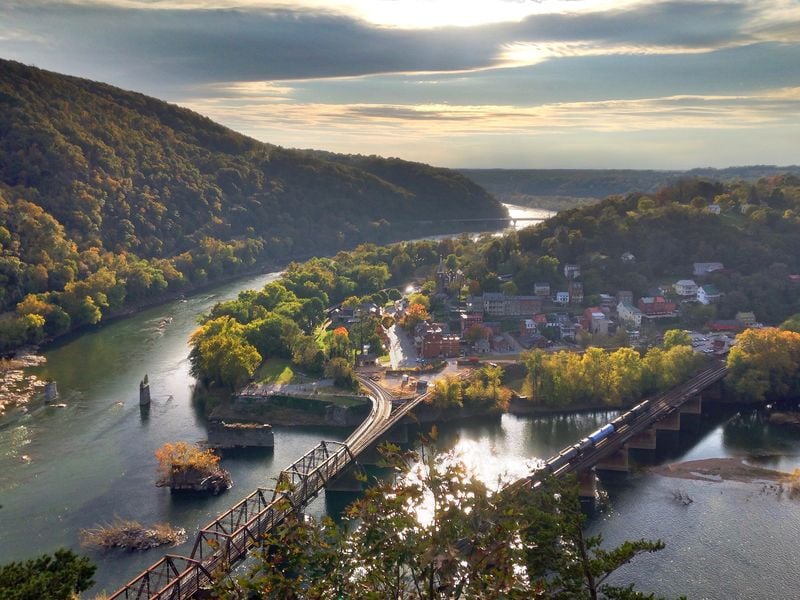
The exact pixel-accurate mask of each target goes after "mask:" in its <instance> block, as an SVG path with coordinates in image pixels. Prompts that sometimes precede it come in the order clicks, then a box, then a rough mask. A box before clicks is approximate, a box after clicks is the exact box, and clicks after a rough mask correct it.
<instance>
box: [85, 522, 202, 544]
mask: <svg viewBox="0 0 800 600" xmlns="http://www.w3.org/2000/svg"><path fill="white" fill-rule="evenodd" d="M184 541H186V530H185V529H183V528H182V527H173V526H171V525H169V524H168V523H156V524H155V525H153V526H152V527H144V526H142V525H141V524H140V523H139V522H138V521H126V520H123V519H119V518H118V519H115V520H114V522H112V523H109V524H107V525H100V526H98V527H93V528H91V529H83V530H81V545H82V546H84V547H89V548H100V549H104V550H105V549H111V548H125V549H126V550H149V549H150V548H157V547H158V546H164V545H166V544H171V545H173V546H174V545H177V544H180V543H183V542H184Z"/></svg>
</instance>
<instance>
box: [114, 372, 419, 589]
mask: <svg viewBox="0 0 800 600" xmlns="http://www.w3.org/2000/svg"><path fill="white" fill-rule="evenodd" d="M359 381H360V382H361V384H362V385H363V386H364V387H366V388H367V389H368V390H369V394H370V398H371V399H372V410H371V411H370V414H369V416H368V417H367V418H366V419H365V420H364V422H363V423H361V425H359V426H358V428H357V429H356V430H355V431H354V432H353V433H352V434H351V435H350V437H348V438H347V440H345V441H344V442H325V441H323V442H320V443H319V444H318V445H317V446H316V447H315V448H313V449H312V450H311V451H309V452H307V453H306V454H305V455H304V456H302V457H301V458H300V459H298V460H297V461H295V462H294V463H293V464H291V465H289V467H287V468H286V469H284V470H283V471H281V473H280V475H279V476H278V481H277V484H276V486H275V489H274V490H270V489H265V488H258V489H256V490H255V491H254V492H252V493H251V494H250V495H248V496H247V497H246V498H244V499H243V500H241V501H240V502H239V503H238V504H236V505H235V506H233V507H232V508H230V509H229V510H228V511H226V512H225V513H223V514H221V515H219V516H218V517H217V518H216V519H214V520H213V521H212V522H211V523H209V524H208V525H206V526H205V527H202V528H201V529H200V531H199V532H198V533H197V537H196V539H195V542H194V545H193V546H192V552H191V554H190V555H189V556H177V555H170V554H167V555H165V556H164V557H163V558H162V559H161V560H159V561H158V562H156V563H155V564H153V565H152V566H150V567H149V568H148V569H147V570H146V571H143V572H142V573H140V574H139V575H138V576H136V577H135V578H134V579H133V580H131V581H130V582H128V583H127V584H126V585H125V586H124V587H122V588H121V589H119V590H117V591H116V592H115V593H114V594H113V595H112V596H110V597H109V600H122V599H125V600H130V599H136V600H143V599H145V598H148V599H151V600H167V599H169V600H184V599H187V598H193V597H195V596H196V595H197V594H198V593H199V592H200V591H201V590H202V589H203V588H205V587H207V586H209V585H210V584H211V583H212V582H213V581H214V580H215V577H214V576H215V575H219V573H220V571H228V570H230V569H231V568H232V567H233V566H234V565H235V564H236V563H237V562H239V561H241V560H242V559H244V558H245V556H247V553H248V551H249V550H250V549H252V548H254V547H256V546H259V545H261V541H262V540H263V538H264V535H265V534H266V533H268V532H270V531H272V530H273V529H274V528H275V527H276V526H277V525H279V524H280V523H281V522H282V521H283V520H284V519H285V518H286V517H287V516H289V515H290V514H292V513H294V512H301V511H302V510H303V508H304V507H305V506H306V505H307V504H308V503H309V502H310V501H311V500H312V499H313V498H315V497H316V496H317V494H319V492H320V491H321V490H322V488H323V487H325V486H326V485H328V484H329V483H332V482H335V480H336V478H337V477H338V476H341V475H342V474H343V473H344V472H345V471H346V470H347V469H348V468H349V467H350V466H351V465H353V464H354V462H355V460H356V458H357V457H358V456H359V455H361V454H362V453H363V452H364V451H366V450H367V449H368V448H370V447H371V446H374V444H375V443H376V442H377V441H378V440H379V439H381V438H382V437H383V436H384V435H385V434H386V433H387V432H388V431H389V430H390V429H391V428H392V427H394V426H395V425H397V424H398V423H399V422H400V421H401V420H402V419H403V418H404V417H405V416H406V415H407V414H408V413H409V411H411V410H412V409H413V408H415V407H416V406H417V405H419V403H420V402H422V401H423V400H424V399H425V398H426V396H427V394H423V395H420V396H417V397H416V398H414V399H412V400H409V401H407V402H405V403H403V404H400V405H396V406H393V403H392V397H391V396H390V395H389V393H388V392H386V391H385V390H384V389H383V388H381V387H380V386H378V385H377V384H375V383H374V382H372V381H370V380H369V379H367V378H365V377H359Z"/></svg>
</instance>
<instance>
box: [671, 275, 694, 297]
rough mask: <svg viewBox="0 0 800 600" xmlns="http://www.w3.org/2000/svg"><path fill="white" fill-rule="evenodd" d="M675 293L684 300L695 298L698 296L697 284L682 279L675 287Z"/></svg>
mask: <svg viewBox="0 0 800 600" xmlns="http://www.w3.org/2000/svg"><path fill="white" fill-rule="evenodd" d="M673 287H674V288H675V293H676V294H678V296H681V297H683V298H688V297H691V298H695V297H696V296H697V284H696V283H695V282H694V281H693V280H691V279H681V280H679V281H677V282H675V285H674V286H673Z"/></svg>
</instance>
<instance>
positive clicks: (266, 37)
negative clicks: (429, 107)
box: [0, 0, 800, 87]
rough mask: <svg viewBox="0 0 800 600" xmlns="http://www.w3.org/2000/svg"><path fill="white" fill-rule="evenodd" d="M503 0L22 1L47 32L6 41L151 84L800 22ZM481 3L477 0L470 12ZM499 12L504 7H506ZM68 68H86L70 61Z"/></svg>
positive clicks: (681, 8)
mask: <svg viewBox="0 0 800 600" xmlns="http://www.w3.org/2000/svg"><path fill="white" fill-rule="evenodd" d="M413 1H422V0H413ZM428 1H430V0H428ZM779 1H781V0H779ZM448 2H450V0H439V1H438V2H434V4H433V5H436V6H440V7H443V6H448V4H447V3H448ZM495 3H496V5H497V6H498V7H506V9H508V10H509V11H511V12H509V13H508V14H509V15H510V14H511V13H512V12H513V13H514V14H515V15H516V16H517V17H518V18H517V19H516V20H511V21H503V22H499V23H498V22H490V23H486V24H482V25H473V26H470V27H454V26H449V27H437V28H433V29H431V28H419V27H417V28H414V27H410V26H409V27H405V28H399V27H385V26H379V25H375V24H374V23H371V22H368V21H366V20H364V19H362V18H361V17H359V15H360V14H361V13H363V12H364V11H365V10H367V9H366V8H365V6H368V4H364V3H363V2H356V1H355V0H352V1H351V2H340V3H334V4H333V5H330V3H323V2H316V1H311V0H307V1H306V3H305V5H307V6H306V7H305V8H303V6H304V4H303V3H301V4H299V5H295V6H300V8H299V9H291V10H290V9H288V8H287V5H288V3H286V2H278V3H276V2H263V3H257V4H247V3H246V2H245V3H242V5H241V6H240V7H238V8H211V9H209V8H197V9H194V10H189V9H187V8H185V7H186V6H187V5H186V4H179V3H176V2H165V1H155V2H148V1H146V0H138V1H134V0H128V1H126V2H118V3H116V4H102V3H98V2H84V3H78V4H74V3H66V2H64V3H59V2H40V3H21V2H19V1H17V2H14V1H12V2H11V4H10V5H9V10H8V11H7V12H6V14H5V15H4V17H5V18H4V23H3V24H0V36H2V37H7V35H8V34H7V32H9V31H16V32H28V33H29V34H31V35H33V34H35V35H37V36H38V38H39V40H40V43H39V44H38V46H36V47H33V46H31V45H26V46H24V47H20V46H19V45H17V44H15V43H12V42H9V41H8V40H2V39H0V52H3V53H4V54H5V55H6V56H10V57H13V58H17V59H18V60H23V61H27V62H35V63H37V64H40V65H42V66H45V67H49V68H62V66H63V65H66V64H72V65H76V64H77V65H83V67H82V69H83V70H79V71H78V72H77V73H76V74H90V75H92V76H95V75H96V74H97V73H98V72H100V73H102V72H107V73H111V74H112V75H113V78H112V77H105V79H107V80H108V79H111V80H112V81H113V82H114V83H117V84H120V85H129V86H130V85H133V86H137V87H141V86H142V84H144V85H151V86H152V83H153V82H154V81H155V82H170V83H171V84H172V85H176V84H177V85H190V84H198V83H214V82H239V81H264V80H296V79H312V78H334V77H354V76H370V75H376V74H385V73H454V72H455V73H457V72H475V71H481V70H487V69H499V68H509V67H519V66H526V65H535V64H540V63H542V62H545V61H551V60H558V59H564V58H574V57H587V56H613V55H619V54H641V55H673V54H685V53H698V52H713V51H717V50H720V49H724V48H730V47H742V46H746V45H748V44H752V43H755V42H763V41H765V40H770V39H773V38H774V39H775V40H779V41H784V40H787V39H791V38H793V37H796V36H797V33H798V30H799V29H800V25H799V23H800V11H798V10H792V9H791V8H787V10H786V11H785V12H783V13H781V12H778V11H775V10H774V9H772V8H770V6H771V5H770V3H769V2H754V3H751V2H737V1H733V0H731V1H727V2H690V1H667V2H647V3H627V4H624V5H623V8H608V6H607V4H608V3H607V2H596V1H595V2H588V1H581V2H576V3H574V5H573V3H572V2H570V3H563V2H561V3H559V6H561V7H562V8H561V10H564V8H563V7H564V6H567V7H568V8H569V10H570V12H561V13H556V12H553V11H554V10H555V8H554V3H553V2H552V1H551V0H548V1H546V2H542V3H537V2H513V1H511V0H507V1H499V2H498V0H495ZM194 4H195V5H196V6H207V5H211V6H220V5H222V6H226V5H227V4H229V3H228V2H227V1H223V2H214V3H207V2H204V1H197V2H195V3H194ZM178 5H181V6H184V8H181V9H178V8H175V6H178ZM318 5H320V6H321V5H330V6H332V7H333V8H332V9H327V10H322V9H320V8H319V6H318ZM433 5H432V6H433ZM480 5H481V3H471V2H467V3H466V4H465V5H464V6H465V7H466V8H464V12H469V10H472V9H470V8H469V7H475V6H480ZM188 6H191V5H188ZM377 6H383V7H384V8H387V7H392V8H393V10H401V8H400V7H402V10H405V11H406V12H408V13H409V14H414V13H413V11H410V10H408V2H396V1H392V2H389V1H388V0H382V1H381V2H378V3H377ZM315 7H316V8H315ZM348 10H349V11H350V12H351V14H346V12H347V11H348ZM387 10H388V8H387ZM484 10H485V9H481V11H484ZM547 10H549V11H550V12H546V11H547ZM334 11H335V12H334ZM537 11H538V12H537ZM543 11H544V12H543ZM498 13H499V14H501V15H505V14H506V12H504V11H503V10H500V8H498ZM528 13H536V14H528ZM481 14H483V12H481ZM787 15H788V17H789V18H788V19H787ZM791 19H794V21H791ZM68 70H69V71H70V72H73V73H75V72H76V69H75V68H74V67H73V68H72V69H68Z"/></svg>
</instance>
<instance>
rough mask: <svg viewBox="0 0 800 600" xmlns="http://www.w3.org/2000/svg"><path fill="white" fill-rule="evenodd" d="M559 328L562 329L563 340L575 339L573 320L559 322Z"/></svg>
mask: <svg viewBox="0 0 800 600" xmlns="http://www.w3.org/2000/svg"><path fill="white" fill-rule="evenodd" d="M558 328H559V329H560V331H561V339H562V340H574V339H575V324H574V323H572V322H571V321H566V322H562V323H559V324H558Z"/></svg>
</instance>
